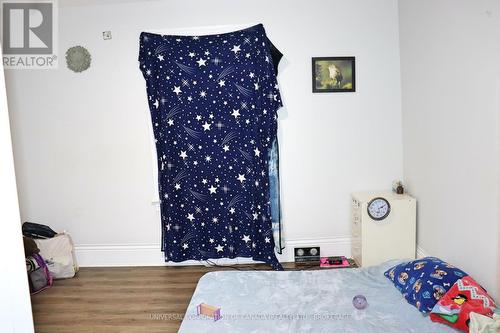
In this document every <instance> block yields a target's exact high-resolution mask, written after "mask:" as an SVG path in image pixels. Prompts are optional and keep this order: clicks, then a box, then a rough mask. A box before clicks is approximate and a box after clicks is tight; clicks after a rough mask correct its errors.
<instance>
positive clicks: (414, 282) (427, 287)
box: [384, 257, 467, 313]
mask: <svg viewBox="0 0 500 333" xmlns="http://www.w3.org/2000/svg"><path fill="white" fill-rule="evenodd" d="M384 275H385V276H386V277H387V278H388V279H389V280H391V281H392V282H393V283H394V286H395V287H396V289H397V290H399V291H400V292H401V293H402V294H403V297H404V298H405V299H406V300H407V301H408V303H410V304H411V305H414V306H415V307H416V308H417V309H418V310H419V311H420V312H423V313H428V312H430V311H431V310H432V308H433V307H434V305H436V303H437V302H438V301H439V300H440V299H441V297H443V296H444V295H445V294H446V292H447V291H448V290H449V289H450V288H451V286H453V284H454V283H455V282H456V281H457V280H458V279H461V278H463V277H465V276H467V273H465V272H464V271H462V270H460V269H458V268H456V267H454V266H452V265H450V264H448V263H446V262H444V261H442V260H441V259H438V258H435V257H425V258H422V259H417V260H413V261H410V262H406V263H401V264H399V265H396V266H394V267H392V268H390V269H388V270H387V271H386V272H385V273H384Z"/></svg>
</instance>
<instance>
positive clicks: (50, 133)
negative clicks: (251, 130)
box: [7, 0, 403, 264]
mask: <svg viewBox="0 0 500 333" xmlns="http://www.w3.org/2000/svg"><path fill="white" fill-rule="evenodd" d="M59 3H60V7H61V8H60V12H59V13H60V17H59V23H60V30H59V48H60V54H59V56H60V59H61V63H60V68H59V69H58V70H48V71H10V72H8V75H7V82H8V93H9V97H10V98H9V102H10V107H11V109H12V125H13V134H14V147H15V159H16V162H17V163H16V165H17V173H18V182H19V195H20V201H21V215H22V218H23V220H31V221H36V222H41V223H47V224H49V225H51V226H52V227H53V228H54V229H56V230H62V229H65V230H67V231H69V232H70V233H71V234H72V235H73V237H74V240H75V242H76V244H77V245H78V247H79V249H80V251H79V253H80V256H81V260H82V261H84V263H87V264H117V263H119V264H129V263H148V264H151V263H161V255H160V252H159V251H158V248H159V245H158V244H159V237H160V234H159V226H160V221H159V214H158V212H157V209H156V207H155V206H154V205H152V200H154V192H155V191H156V189H155V179H154V177H153V172H152V170H153V167H152V166H151V161H152V159H151V154H152V151H151V148H152V147H151V144H150V138H149V135H150V132H149V127H148V126H149V121H150V119H149V111H148V109H147V104H146V93H145V84H144V82H143V78H142V76H141V74H140V72H139V69H138V65H137V51H138V37H139V33H140V31H141V30H143V29H148V28H151V29H153V28H154V29H167V28H178V27H192V26H209V25H227V24H244V23H253V22H262V23H264V25H265V27H266V29H267V32H268V34H269V36H270V38H271V39H272V40H273V42H274V43H275V44H276V45H277V46H278V47H279V48H280V49H281V51H282V52H283V53H284V54H285V58H286V59H285V61H284V63H283V64H282V66H281V69H280V70H281V73H280V75H279V76H280V78H279V80H280V86H281V91H282V97H283V100H284V103H285V105H286V107H285V108H284V109H282V110H281V111H280V132H279V137H280V145H281V151H280V157H281V160H280V167H281V182H282V204H283V206H282V207H283V219H284V224H285V229H286V230H285V233H286V234H285V236H286V237H287V238H288V239H289V240H290V241H291V242H290V243H289V244H301V245H302V244H315V243H320V244H321V245H322V246H323V247H324V248H326V249H327V252H330V253H325V254H330V255H332V254H335V252H337V254H341V253H339V252H344V254H349V251H350V248H349V236H350V226H349V218H350V217H349V214H350V213H349V209H350V205H349V203H350V202H349V194H350V193H351V192H353V191H359V190H372V189H384V188H388V187H389V186H390V184H391V182H392V181H393V180H394V179H398V178H401V177H402V173H403V172H402V134H401V112H400V106H401V99H400V69H399V36H398V7H397V1H396V0H384V1H375V0H363V1H341V0H335V1H332V0H322V1H315V2H310V1H289V0H287V1H285V0H279V1H267V0H257V1H232V0H221V1H201V0H183V1H180V0H178V1H161V2H159V1H141V2H140V3H139V2H138V1H125V2H119V1H100V2H99V4H96V3H97V1H91V2H88V1H83V0H82V1H64V0H62V1H59ZM88 3H91V5H88ZM101 3H104V4H101ZM83 4H87V5H83ZM105 30H111V31H112V34H113V39H112V40H111V41H103V40H102V37H101V35H102V32H103V31H105ZM79 44H81V45H83V46H85V47H87V48H88V49H89V50H90V52H91V53H92V59H93V60H92V66H91V68H90V69H89V70H88V71H86V72H84V73H81V74H75V73H73V72H71V71H69V70H68V69H66V68H65V65H64V60H63V57H64V52H65V50H66V49H67V48H68V47H71V46H74V45H79ZM349 55H353V56H356V74H357V75H356V76H357V78H356V84H357V92H356V93H330V94H312V93H311V57H312V56H349ZM139 252H140V253H142V254H138V253H139ZM117 253H119V254H117ZM103 254H105V255H107V256H108V255H109V256H111V257H112V258H115V259H113V260H116V261H115V262H113V260H111V259H110V260H108V259H102V260H101V259H100V258H103V257H102V255H103ZM113 256H114V257H113ZM118 257H119V258H118ZM107 258H108V257H107ZM120 258H121V259H120ZM148 258H149V259H148ZM100 260H101V261H100ZM122 260H123V261H122ZM117 261H119V262H117Z"/></svg>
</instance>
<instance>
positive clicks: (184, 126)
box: [139, 24, 282, 269]
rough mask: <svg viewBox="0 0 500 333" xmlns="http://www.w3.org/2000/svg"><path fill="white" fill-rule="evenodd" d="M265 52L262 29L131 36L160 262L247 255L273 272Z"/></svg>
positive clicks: (270, 107) (277, 101)
mask: <svg viewBox="0 0 500 333" xmlns="http://www.w3.org/2000/svg"><path fill="white" fill-rule="evenodd" d="M270 47H271V46H270V42H269V41H268V39H267V37H266V34H265V30H264V27H263V26H262V25H261V24H259V25H256V26H253V27H250V28H247V29H244V30H239V31H235V32H231V33H224V34H218V35H205V36H175V35H159V34H153V33H147V32H143V33H142V34H141V36H140V51H139V62H140V69H141V71H142V73H143V75H144V78H145V80H146V89H147V95H148V102H149V108H150V111H151V120H152V123H153V131H154V136H155V143H156V150H157V156H158V171H159V172H158V186H159V194H160V199H161V222H162V250H163V251H164V253H165V260H166V261H174V262H181V261H184V260H189V259H192V260H207V259H216V258H236V257H250V258H253V259H254V260H259V261H264V262H267V263H269V264H271V265H272V266H273V267H274V268H275V269H281V265H280V264H279V262H278V261H277V259H276V256H275V254H274V246H275V239H274V237H273V229H272V226H273V219H272V216H273V215H275V216H276V212H275V213H274V214H272V211H273V209H274V211H275V210H276V207H274V208H272V206H273V205H271V202H272V201H274V202H276V200H275V199H273V198H275V197H276V193H274V195H273V196H271V193H270V192H272V191H271V187H270V186H273V188H274V190H276V188H278V189H279V187H276V184H275V181H276V178H275V180H274V181H273V184H270V172H271V178H272V176H273V172H275V171H276V172H277V170H276V168H275V167H273V165H272V164H270V161H272V157H273V154H272V153H271V152H272V149H273V145H276V139H277V111H278V109H279V108H280V107H281V106H282V104H281V98H280V93H279V89H278V84H277V80H276V71H275V69H274V67H273V63H272V55H271V52H270ZM275 149H276V148H275ZM275 161H276V160H275ZM275 166H277V163H276V162H275ZM274 176H275V175H274ZM278 209H279V206H278ZM278 217H279V214H278Z"/></svg>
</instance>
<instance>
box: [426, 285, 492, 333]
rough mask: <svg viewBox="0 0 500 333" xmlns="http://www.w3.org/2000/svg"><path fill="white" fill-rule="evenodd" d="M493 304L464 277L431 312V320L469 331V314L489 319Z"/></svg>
mask: <svg viewBox="0 0 500 333" xmlns="http://www.w3.org/2000/svg"><path fill="white" fill-rule="evenodd" d="M495 307H496V306H495V302H494V301H493V299H492V298H491V297H490V296H489V295H488V293H487V292H486V290H484V289H483V288H482V287H481V286H480V285H479V284H478V283H477V282H476V281H474V279H472V278H471V277H470V276H467V277H464V278H462V279H460V280H458V281H457V282H455V284H454V285H453V286H452V287H451V288H450V290H448V292H447V293H446V295H444V296H443V297H442V298H441V299H440V300H439V302H437V304H436V305H435V306H434V308H433V309H432V311H431V315H430V317H431V320H432V321H436V322H439V323H443V324H446V325H449V326H451V327H453V328H457V329H459V330H462V331H464V332H468V331H469V322H470V318H469V315H470V313H471V312H475V313H478V314H482V315H485V316H489V317H491V316H492V315H493V310H494V309H495Z"/></svg>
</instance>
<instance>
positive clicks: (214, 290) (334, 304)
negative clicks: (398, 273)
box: [179, 261, 457, 333]
mask: <svg viewBox="0 0 500 333" xmlns="http://www.w3.org/2000/svg"><path fill="white" fill-rule="evenodd" d="M397 263H399V262H398V261H390V262H386V263H384V264H381V265H379V266H372V267H367V268H353V269H327V270H320V271H318V270H316V271H284V272H275V271H220V272H211V273H207V274H205V275H204V276H203V277H202V278H201V279H200V281H199V282H198V286H197V287H196V290H195V292H194V294H193V297H192V298H191V302H190V304H189V306H188V308H187V311H186V315H185V317H184V320H183V322H182V324H181V327H180V330H179V332H183V333H192V332H217V333H220V332H232V333H236V332H244V333H249V332H356V333H358V332H364V333H370V332H384V333H392V332H394V333H402V332H415V333H425V332H429V333H430V332H432V333H437V332H444V333H446V332H457V331H455V330H454V329H452V328H449V327H447V326H445V325H442V324H438V323H434V322H432V321H431V320H430V319H429V318H428V317H427V316H424V315H422V314H421V313H420V312H419V311H417V309H416V308H415V307H413V306H411V305H409V304H408V303H407V302H406V301H405V300H404V299H403V298H402V296H401V294H400V292H399V291H398V290H397V289H396V288H394V286H393V284H392V283H391V282H390V281H389V280H388V279H387V278H386V277H385V276H384V274H383V273H384V271H386V270H387V269H388V268H390V267H392V266H393V265H395V264H397ZM358 294H362V295H364V296H365V297H366V299H367V301H368V304H369V305H368V307H367V308H366V309H364V310H358V309H356V308H354V306H353V304H352V299H353V297H354V296H355V295H358ZM200 303H206V304H210V305H213V306H217V307H220V309H221V310H220V313H221V316H222V318H221V319H219V320H217V321H214V319H213V318H211V317H207V316H202V315H197V306H198V305H199V304H200Z"/></svg>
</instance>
